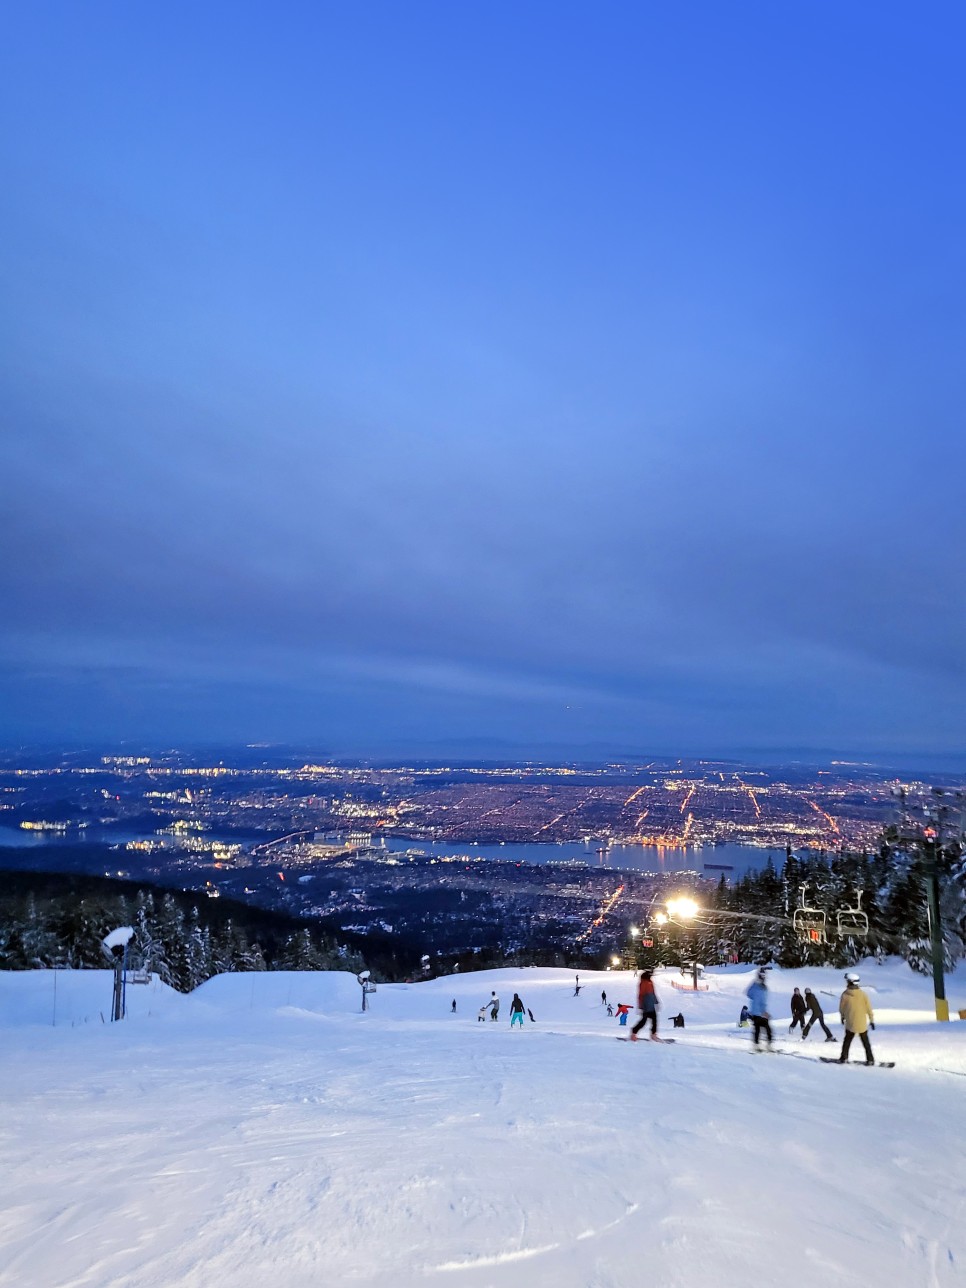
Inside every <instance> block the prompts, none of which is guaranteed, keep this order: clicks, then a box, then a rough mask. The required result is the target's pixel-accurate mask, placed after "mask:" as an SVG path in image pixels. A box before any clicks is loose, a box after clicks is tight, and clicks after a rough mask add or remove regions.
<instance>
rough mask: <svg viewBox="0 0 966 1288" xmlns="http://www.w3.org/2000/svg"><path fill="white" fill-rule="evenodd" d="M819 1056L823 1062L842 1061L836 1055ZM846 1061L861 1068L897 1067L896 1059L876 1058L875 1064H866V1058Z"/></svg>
mask: <svg viewBox="0 0 966 1288" xmlns="http://www.w3.org/2000/svg"><path fill="white" fill-rule="evenodd" d="M818 1058H819V1059H820V1060H821V1062H822V1064H841V1063H842V1061H841V1060H839V1059H837V1058H836V1057H835V1056H834V1055H820V1056H819V1057H818ZM846 1063H847V1064H855V1065H858V1066H859V1067H860V1068H866V1069H894V1068H895V1067H896V1062H895V1060H876V1062H875V1064H872V1065H868V1064H866V1063H865V1061H864V1060H847V1061H846Z"/></svg>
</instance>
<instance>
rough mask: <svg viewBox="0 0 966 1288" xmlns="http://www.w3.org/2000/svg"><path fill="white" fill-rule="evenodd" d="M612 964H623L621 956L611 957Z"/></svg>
mask: <svg viewBox="0 0 966 1288" xmlns="http://www.w3.org/2000/svg"><path fill="white" fill-rule="evenodd" d="M610 964H611V965H612V966H619V965H620V964H621V959H620V958H619V957H612V958H611V959H610Z"/></svg>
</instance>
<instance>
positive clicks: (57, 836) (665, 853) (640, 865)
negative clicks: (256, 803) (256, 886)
mask: <svg viewBox="0 0 966 1288" xmlns="http://www.w3.org/2000/svg"><path fill="white" fill-rule="evenodd" d="M203 835H204V838H205V840H207V841H212V840H224V841H239V840H241V839H242V838H240V837H229V836H224V837H222V836H218V835H215V834H214V833H210V832H206V833H204V834H203ZM157 838H158V833H156V832H150V833H147V832H121V831H114V830H112V829H110V828H98V827H88V828H82V829H77V828H72V829H71V830H70V831H68V832H27V831H24V830H23V828H19V827H3V826H0V846H9V847H12V848H13V849H33V848H35V847H37V846H54V845H83V844H88V845H90V844H107V845H124V844H126V842H128V841H143V840H157ZM598 847H599V842H597V841H591V842H590V844H589V845H585V844H584V843H583V842H582V841H564V842H561V843H559V844H557V843H553V842H550V843H546V842H545V843H543V844H541V843H540V842H537V841H530V842H521V843H516V842H507V843H506V844H505V845H500V844H486V845H474V844H473V843H472V842H470V841H458V842H449V841H413V840H408V839H406V838H405V837H398V836H390V837H386V849H388V850H393V851H396V852H399V851H404V850H421V851H423V852H424V853H426V854H430V855H435V856H437V857H439V858H453V857H455V856H459V855H469V856H470V857H471V858H474V859H500V860H501V861H502V862H504V863H566V862H576V863H586V864H588V865H589V866H591V867H606V868H631V869H634V870H635V871H638V872H662V873H674V872H698V873H702V874H703V875H704V876H707V877H709V878H712V879H713V880H717V879H718V877H720V876H721V870H720V868H718V869H707V870H706V868H705V865H706V864H715V865H722V866H724V867H725V869H726V870H725V872H724V875H725V877H726V878H727V879H728V880H730V879H731V878H732V877H736V876H741V875H742V874H743V873H745V872H749V871H754V870H755V869H756V868H763V867H764V866H765V864H766V863H767V862H768V859H769V856H770V857H771V858H772V859H773V861H774V863H775V867H776V868H778V869H779V870H780V869H781V866H782V864H783V863H784V861H785V853H784V851H783V850H781V849H777V848H774V847H773V848H772V849H771V850H767V849H761V848H760V847H758V846H755V845H713V846H712V845H706V846H694V845H688V846H663V845H612V846H611V847H610V848H609V849H608V850H607V851H606V853H605V854H598V853H597V850H598ZM729 868H730V869H731V870H730V871H729V870H727V869H729Z"/></svg>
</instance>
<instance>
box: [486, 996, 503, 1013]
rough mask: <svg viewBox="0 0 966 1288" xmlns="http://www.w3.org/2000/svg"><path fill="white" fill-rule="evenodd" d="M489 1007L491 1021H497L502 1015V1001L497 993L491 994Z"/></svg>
mask: <svg viewBox="0 0 966 1288" xmlns="http://www.w3.org/2000/svg"><path fill="white" fill-rule="evenodd" d="M487 1005H488V1006H489V1008H490V1019H491V1020H495V1019H496V1017H497V1016H498V1015H499V1014H500V999H499V998H498V997H497V995H496V993H492V992H491V993H490V1001H489V1002H488V1003H487Z"/></svg>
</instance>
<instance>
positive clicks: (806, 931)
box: [792, 886, 826, 944]
mask: <svg viewBox="0 0 966 1288" xmlns="http://www.w3.org/2000/svg"><path fill="white" fill-rule="evenodd" d="M807 889H808V886H801V887H800V888H799V899H800V900H801V902H800V904H799V906H798V907H797V908H796V909H795V911H794V912H793V913H792V926H793V927H794V930H795V933H796V934H797V935H798V937H799V939H801V940H802V941H803V942H804V943H806V944H824V943H825V942H826V925H825V923H826V916H825V913H824V912H823V911H822V910H821V908H809V907H808V906H807V905H806V903H805V892H806V890H807Z"/></svg>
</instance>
